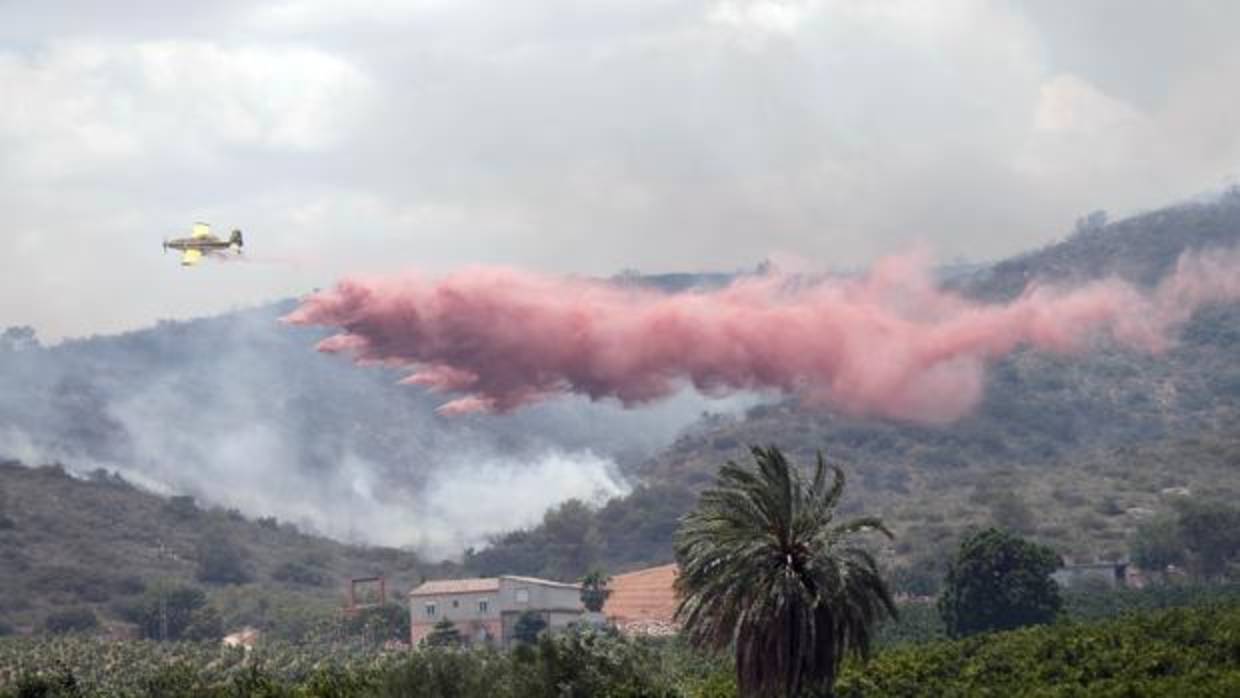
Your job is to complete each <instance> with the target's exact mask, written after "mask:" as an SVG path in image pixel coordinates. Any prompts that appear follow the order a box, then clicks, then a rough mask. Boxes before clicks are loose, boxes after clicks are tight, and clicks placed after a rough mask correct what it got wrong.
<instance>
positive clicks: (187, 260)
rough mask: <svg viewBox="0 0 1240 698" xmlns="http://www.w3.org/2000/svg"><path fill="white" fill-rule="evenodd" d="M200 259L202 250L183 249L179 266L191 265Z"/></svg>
mask: <svg viewBox="0 0 1240 698" xmlns="http://www.w3.org/2000/svg"><path fill="white" fill-rule="evenodd" d="M200 259H202V250H185V255H184V256H182V257H181V266H183V267H192V266H194V265H195V264H197V263H198V260H200Z"/></svg>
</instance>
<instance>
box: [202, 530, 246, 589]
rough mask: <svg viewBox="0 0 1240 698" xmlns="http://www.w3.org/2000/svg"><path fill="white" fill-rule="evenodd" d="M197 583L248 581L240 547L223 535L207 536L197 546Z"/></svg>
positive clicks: (212, 534)
mask: <svg viewBox="0 0 1240 698" xmlns="http://www.w3.org/2000/svg"><path fill="white" fill-rule="evenodd" d="M197 557H198V573H197V576H198V581H200V582H207V583H210V584H244V583H246V582H248V581H250V573H249V571H248V570H247V569H246V566H245V557H244V555H243V553H242V550H241V548H240V547H238V546H237V545H236V544H234V543H233V542H232V541H231V540H229V538H228V536H226V535H224V534H223V533H219V532H213V533H209V534H207V536H206V537H205V538H203V539H202V540H201V541H200V542H199V544H198V550H197Z"/></svg>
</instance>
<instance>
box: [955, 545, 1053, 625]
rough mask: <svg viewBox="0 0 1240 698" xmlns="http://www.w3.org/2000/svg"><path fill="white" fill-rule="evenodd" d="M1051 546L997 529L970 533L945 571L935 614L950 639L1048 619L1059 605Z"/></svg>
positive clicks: (1051, 617) (1045, 621) (1043, 621)
mask: <svg viewBox="0 0 1240 698" xmlns="http://www.w3.org/2000/svg"><path fill="white" fill-rule="evenodd" d="M1062 565H1063V560H1062V559H1060V557H1059V556H1058V555H1056V554H1055V552H1054V551H1053V550H1051V549H1050V548H1047V547H1045V546H1042V545H1037V544H1036V543H1030V542H1028V541H1026V540H1024V539H1022V538H1020V537H1019V536H1015V535H1012V534H1010V533H1007V532H1005V531H1000V530H998V529H994V528H991V529H987V530H985V531H980V532H978V533H975V534H973V535H972V536H970V537H968V538H966V539H965V540H964V542H962V543H961V544H960V551H959V552H958V553H957V555H956V558H955V559H954V560H953V561H952V562H951V564H950V566H949V567H948V570H947V578H946V579H945V580H944V583H943V593H942V595H941V596H940V597H939V602H938V607H939V613H940V615H941V616H942V617H943V624H944V625H945V626H946V628H947V632H948V634H949V635H951V636H952V637H962V636H966V635H972V634H975V633H981V632H987V631H992V630H1010V629H1012V628H1019V627H1022V626H1025V625H1033V624H1038V623H1049V622H1051V621H1052V620H1054V619H1055V616H1056V615H1057V614H1058V613H1059V609H1060V607H1061V605H1062V600H1061V599H1060V596H1059V585H1058V584H1057V583H1056V582H1055V580H1053V579H1051V573H1052V572H1054V571H1055V570H1057V569H1059V568H1060V567H1061V566H1062Z"/></svg>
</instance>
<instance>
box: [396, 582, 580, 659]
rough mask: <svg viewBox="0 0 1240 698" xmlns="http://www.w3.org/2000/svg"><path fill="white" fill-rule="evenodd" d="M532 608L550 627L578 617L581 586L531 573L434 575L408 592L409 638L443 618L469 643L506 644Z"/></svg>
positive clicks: (414, 638)
mask: <svg viewBox="0 0 1240 698" xmlns="http://www.w3.org/2000/svg"><path fill="white" fill-rule="evenodd" d="M527 611H533V612H534V613H537V614H538V615H539V616H540V617H541V618H542V619H543V621H544V622H545V623H546V624H547V628H548V629H549V630H556V629H559V628H565V627H567V626H569V625H572V624H573V623H576V622H578V621H579V620H581V618H582V616H583V614H584V613H585V607H584V606H583V605H582V604H581V587H580V586H578V585H576V584H565V583H563V582H553V581H551V580H549V579H537V578H535V577H516V576H512V575H504V576H502V577H484V578H476V579H438V580H434V581H428V582H424V583H423V584H422V585H420V586H418V587H417V588H416V589H414V590H413V591H411V592H409V617H410V641H411V642H412V643H413V644H414V645H417V644H418V643H419V642H421V641H422V639H423V638H425V637H426V636H427V635H430V634H431V630H432V629H433V628H434V626H435V624H436V623H438V622H440V621H442V620H444V619H445V618H446V619H448V620H450V621H452V622H453V623H454V624H455V625H456V629H457V631H458V632H460V634H461V637H463V638H465V639H466V641H467V642H470V643H472V644H490V645H495V646H499V647H510V646H512V644H513V638H514V630H515V628H516V624H517V619H518V618H520V617H521V615H522V614H524V613H526V612H527Z"/></svg>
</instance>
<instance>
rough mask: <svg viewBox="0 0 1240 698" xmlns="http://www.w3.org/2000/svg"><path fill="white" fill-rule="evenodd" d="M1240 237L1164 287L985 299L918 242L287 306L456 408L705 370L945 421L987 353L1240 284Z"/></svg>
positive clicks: (518, 275)
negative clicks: (910, 250)
mask: <svg viewBox="0 0 1240 698" xmlns="http://www.w3.org/2000/svg"><path fill="white" fill-rule="evenodd" d="M1237 270H1240V254H1237V252H1236V251H1234V250H1233V251H1229V252H1215V253H1210V254H1189V255H1185V256H1184V257H1183V258H1181V259H1180V260H1179V263H1178V264H1177V266H1176V269H1175V270H1174V272H1172V273H1171V274H1169V275H1168V276H1167V277H1166V279H1165V280H1164V281H1163V282H1162V283H1161V284H1160V285H1159V286H1157V287H1156V288H1154V289H1152V290H1150V291H1147V292H1142V291H1139V290H1137V289H1136V288H1134V287H1133V286H1131V285H1128V284H1126V283H1123V282H1121V281H1116V280H1107V281H1100V282H1095V283H1090V284H1088V285H1084V286H1080V287H1077V288H1055V287H1051V286H1040V285H1032V286H1030V287H1029V288H1027V289H1026V290H1025V292H1024V293H1023V294H1022V295H1021V296H1020V297H1019V298H1017V299H1016V300H1014V301H1012V302H1009V303H1004V304H983V303H978V302H975V301H971V300H968V299H966V298H964V297H962V296H960V295H958V294H954V293H951V292H947V291H944V290H942V289H940V288H938V287H937V286H936V285H935V284H934V282H933V281H932V280H931V277H930V274H929V273H928V271H927V265H926V264H925V263H924V262H922V261H919V260H917V259H912V258H892V259H887V260H884V261H882V262H880V263H879V264H877V265H876V266H875V267H874V269H873V270H871V271H870V273H868V274H867V275H865V276H864V277H862V278H857V279H850V280H831V281H820V282H814V283H810V282H808V281H806V280H805V279H804V278H803V277H788V276H780V275H770V276H763V277H755V278H748V279H742V280H740V281H737V282H736V283H734V284H732V285H731V286H728V287H727V288H724V289H721V290H717V291H708V292H695V293H679V294H669V293H661V292H658V291H653V290H648V289H638V288H632V287H624V286H619V285H615V284H611V283H607V282H602V281H591V280H584V279H571V278H558V277H548V276H540V275H535V274H529V273H524V272H519V271H514V270H511V269H502V268H484V269H472V270H467V271H462V272H459V273H456V274H453V275H450V276H447V277H445V278H442V279H439V280H431V279H427V278H424V277H422V276H419V275H415V274H409V275H402V276H394V277H386V278H374V279H347V280H344V281H342V282H340V284H339V285H338V286H337V287H336V288H334V289H331V290H328V291H323V292H321V293H318V294H315V295H313V296H310V297H308V298H307V299H305V300H304V301H303V303H302V304H301V306H300V307H299V308H297V309H296V310H295V311H294V312H292V313H291V314H290V315H289V316H288V317H287V318H286V320H287V321H288V322H291V323H294V324H299V325H324V326H331V327H339V328H341V329H342V332H341V333H340V334H337V335H335V336H333V337H330V338H328V339H326V340H324V341H323V342H322V343H321V344H320V345H319V349H320V350H322V351H326V352H348V353H351V354H352V355H353V356H354V357H355V358H356V359H357V360H358V361H359V362H362V363H381V364H384V365H395V366H402V367H409V368H410V369H411V370H412V371H413V373H412V374H411V375H410V376H409V377H408V378H407V379H406V381H405V382H408V383H414V384H419V385H425V386H427V387H429V388H431V389H434V390H438V391H449V392H453V393H458V394H461V397H460V398H458V399H456V400H452V401H451V402H448V403H447V404H445V405H443V406H442V407H441V408H440V409H441V411H443V412H445V413H460V412H472V411H486V412H505V411H508V410H512V409H515V408H517V407H520V406H522V405H527V404H530V403H533V402H537V401H540V400H545V399H548V398H550V397H552V396H554V395H558V394H561V393H569V392H572V393H580V394H584V395H588V396H590V397H591V398H592V399H596V400H597V399H603V398H615V399H617V400H619V401H620V402H622V403H623V404H625V405H636V404H641V403H645V402H649V401H652V400H657V399H659V398H662V397H665V396H667V395H669V394H671V393H673V392H674V391H676V390H678V389H679V388H681V387H682V386H683V385H684V384H685V383H686V382H688V383H691V384H692V385H693V386H695V387H696V388H698V389H699V390H701V391H702V392H704V393H707V394H723V393H727V392H731V391H739V390H771V389H774V390H779V391H782V392H784V393H788V394H793V395H797V396H799V397H800V398H801V399H802V400H804V401H806V402H808V403H811V404H823V405H830V406H833V407H835V408H837V409H842V410H846V411H849V412H852V413H854V414H875V415H882V416H887V417H895V418H901V419H909V420H914V421H920V422H931V423H945V422H950V421H952V420H955V419H957V418H959V417H961V416H963V415H965V414H966V413H968V412H969V410H971V409H972V408H973V407H974V406H976V405H977V403H978V402H979V400H980V399H981V396H982V390H983V378H984V371H985V368H986V366H987V364H988V363H990V362H992V361H994V360H996V359H998V358H1000V357H1002V356H1004V355H1006V354H1009V353H1011V352H1012V351H1014V350H1016V349H1018V348H1020V347H1024V346H1029V347H1034V348H1037V349H1041V350H1046V351H1052V352H1058V353H1070V352H1077V351H1082V350H1085V349H1087V348H1088V347H1089V346H1090V345H1091V344H1093V343H1094V342H1095V341H1096V340H1098V339H1110V340H1113V341H1116V342H1119V343H1121V344H1123V345H1127V346H1130V347H1133V348H1137V349H1140V350H1144V351H1150V352H1160V351H1163V350H1164V349H1166V348H1167V347H1168V346H1170V343H1171V341H1172V339H1171V336H1170V335H1171V333H1172V332H1173V331H1174V330H1175V329H1176V328H1177V327H1178V326H1180V325H1181V324H1182V323H1184V322H1185V321H1186V320H1188V318H1189V317H1190V316H1191V315H1192V313H1193V311H1194V310H1195V309H1196V308H1198V307H1199V306H1201V305H1203V304H1206V303H1211V302H1217V301H1233V300H1240V274H1238V273H1237Z"/></svg>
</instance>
